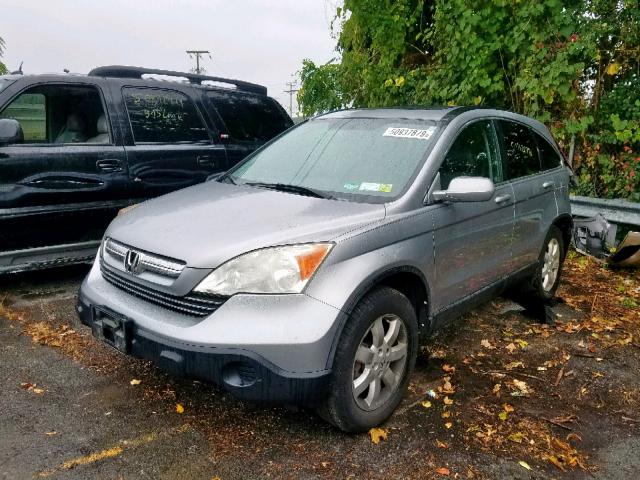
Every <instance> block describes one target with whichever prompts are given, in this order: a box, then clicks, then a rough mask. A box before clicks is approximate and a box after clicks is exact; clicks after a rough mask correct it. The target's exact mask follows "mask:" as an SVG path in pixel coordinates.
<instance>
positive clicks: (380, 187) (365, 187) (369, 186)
mask: <svg viewBox="0 0 640 480" xmlns="http://www.w3.org/2000/svg"><path fill="white" fill-rule="evenodd" d="M392 189H393V184H392V183H366V182H363V183H361V184H360V190H361V191H366V192H383V193H389V192H391V190H392Z"/></svg>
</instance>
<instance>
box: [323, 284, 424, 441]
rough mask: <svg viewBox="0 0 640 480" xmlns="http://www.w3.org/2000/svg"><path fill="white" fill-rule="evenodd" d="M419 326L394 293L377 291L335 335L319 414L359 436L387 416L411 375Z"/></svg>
mask: <svg viewBox="0 0 640 480" xmlns="http://www.w3.org/2000/svg"><path fill="white" fill-rule="evenodd" d="M417 351H418V322H417V318H416V313H415V310H414V308H413V306H412V305H411V302H410V301H409V300H408V299H407V297H405V296H404V295H403V294H402V293H400V292H399V291H398V290H395V289H393V288H389V287H379V288H377V289H375V290H373V291H372V292H370V293H369V294H367V295H366V296H365V297H364V298H363V299H362V300H361V301H360V303H358V305H357V306H356V308H355V309H354V311H353V314H352V315H351V317H350V318H349V320H348V321H347V324H346V325H345V327H344V330H343V331H342V335H341V336H340V339H339V342H338V347H337V349H336V355H335V359H334V364H333V370H332V374H331V385H330V389H329V392H330V393H329V396H328V397H327V399H326V401H325V403H324V405H323V406H322V407H321V408H320V410H319V413H320V415H321V416H322V417H323V418H324V419H325V420H328V421H329V422H331V423H332V424H333V425H335V426H336V427H338V428H339V429H341V430H344V431H346V432H363V431H367V430H369V429H370V428H372V427H375V426H376V425H379V424H380V423H382V422H384V421H385V420H386V419H387V418H389V417H390V416H391V414H392V413H393V411H394V410H395V409H396V407H397V406H398V404H399V403H400V402H401V401H402V397H403V396H404V393H405V391H406V388H407V384H408V382H409V376H410V375H411V372H412V371H413V367H414V365H415V360H416V356H417Z"/></svg>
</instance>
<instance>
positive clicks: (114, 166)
mask: <svg viewBox="0 0 640 480" xmlns="http://www.w3.org/2000/svg"><path fill="white" fill-rule="evenodd" d="M96 167H98V169H99V170H102V171H103V172H105V173H113V172H121V171H122V162H120V160H117V159H115V158H104V159H102V160H98V161H97V162H96Z"/></svg>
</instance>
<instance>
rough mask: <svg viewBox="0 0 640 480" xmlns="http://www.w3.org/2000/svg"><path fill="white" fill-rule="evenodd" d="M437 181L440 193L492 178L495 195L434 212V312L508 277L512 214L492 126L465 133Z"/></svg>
mask: <svg viewBox="0 0 640 480" xmlns="http://www.w3.org/2000/svg"><path fill="white" fill-rule="evenodd" d="M438 175H439V178H440V189H442V190H446V189H447V187H448V186H449V183H450V182H451V180H452V179H454V178H456V177H459V176H472V177H485V178H490V179H491V180H493V182H494V184H495V194H494V196H493V198H491V199H490V200H487V201H484V202H469V203H443V204H440V205H438V206H437V207H436V208H434V210H433V213H434V221H435V224H434V226H435V232H434V241H435V251H434V254H435V266H436V285H435V287H434V288H435V289H436V290H437V292H436V294H434V295H433V301H434V308H435V310H436V311H438V310H441V309H443V308H446V307H449V306H451V305H453V304H455V303H456V302H458V301H459V300H462V299H464V298H465V297H468V296H469V295H471V294H473V293H475V292H477V291H479V290H481V289H483V288H484V287H487V286H489V285H491V284H492V283H494V282H496V281H497V280H499V279H501V278H503V277H504V276H505V275H507V274H508V273H509V272H510V263H511V237H512V234H513V208H514V202H513V191H512V189H511V185H510V184H509V183H508V182H505V181H504V178H503V173H502V163H501V157H500V154H499V148H498V144H497V137H496V134H495V131H494V127H493V124H492V122H491V120H478V121H474V122H473V123H470V124H468V125H467V126H466V127H464V129H463V130H462V131H461V132H460V133H459V134H458V137H457V138H456V139H455V140H454V142H453V144H452V145H451V146H450V147H449V149H448V152H447V154H446V156H445V158H444V159H443V161H442V164H441V166H440V169H439V171H438Z"/></svg>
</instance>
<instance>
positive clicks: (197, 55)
mask: <svg viewBox="0 0 640 480" xmlns="http://www.w3.org/2000/svg"><path fill="white" fill-rule="evenodd" d="M187 55H189V58H195V59H196V68H195V69H194V70H193V72H194V73H198V74H199V73H204V72H205V68H204V67H202V68H200V57H202V56H204V55H208V56H209V58H211V54H210V53H209V50H187Z"/></svg>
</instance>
